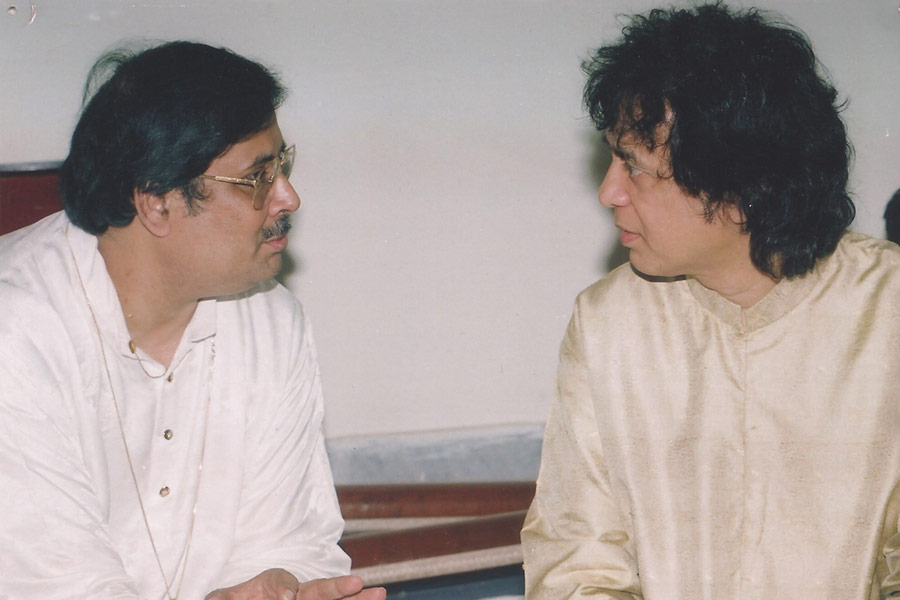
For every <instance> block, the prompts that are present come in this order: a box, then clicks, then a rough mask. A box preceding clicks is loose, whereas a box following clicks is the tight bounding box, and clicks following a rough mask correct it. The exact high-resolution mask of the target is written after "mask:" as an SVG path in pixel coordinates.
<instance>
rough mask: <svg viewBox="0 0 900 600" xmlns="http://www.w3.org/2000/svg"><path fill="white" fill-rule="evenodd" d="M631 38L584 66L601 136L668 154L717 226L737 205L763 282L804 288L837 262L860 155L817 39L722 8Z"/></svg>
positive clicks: (626, 35)
mask: <svg viewBox="0 0 900 600" xmlns="http://www.w3.org/2000/svg"><path fill="white" fill-rule="evenodd" d="M622 34H623V37H622V39H621V40H620V41H618V42H617V43H616V44H614V45H608V46H603V47H601V48H599V49H598V50H596V51H595V52H594V53H593V55H592V56H591V57H590V58H589V59H587V60H585V61H584V63H583V64H582V68H583V69H584V71H585V73H586V74H587V76H588V79H587V83H586V84H585V88H584V103H585V106H586V107H587V109H588V112H589V114H590V116H591V119H592V120H593V122H594V124H595V125H596V126H597V128H598V129H600V130H601V131H606V130H609V131H610V132H612V133H614V134H619V135H621V134H625V133H628V134H631V135H635V136H636V137H637V139H638V140H639V141H640V143H642V144H644V145H646V146H647V147H648V148H649V149H651V150H653V148H654V147H656V145H657V144H664V145H665V146H666V149H667V152H668V156H669V159H670V161H671V175H672V177H673V178H674V180H675V181H676V182H677V183H678V185H679V186H680V187H681V188H682V189H683V190H685V192H687V193H689V194H691V195H694V196H697V197H699V198H701V199H702V200H703V201H704V204H705V206H706V215H707V218H710V219H711V218H712V216H713V215H714V214H715V211H716V210H717V209H718V208H719V207H720V206H721V205H722V204H723V203H734V204H737V205H738V206H739V208H740V209H741V211H742V212H743V214H744V217H745V219H746V221H745V223H744V224H743V228H744V231H745V232H746V233H749V235H750V255H751V259H752V261H753V264H754V265H755V266H756V267H757V268H758V269H760V270H761V271H763V272H765V273H768V274H770V275H772V276H775V277H788V278H790V277H798V276H802V275H804V274H805V273H808V272H809V271H810V270H812V269H813V267H814V266H815V264H816V262H817V261H818V260H819V259H820V258H823V257H825V256H828V255H829V254H831V253H832V252H833V251H834V249H835V247H836V246H837V243H838V241H839V240H840V238H841V236H842V235H843V233H844V232H845V231H846V229H847V227H848V226H849V225H850V223H851V222H852V221H853V218H854V216H855V209H854V206H853V202H852V201H851V200H850V197H849V195H848V193H847V180H848V176H849V163H850V158H851V155H852V150H851V147H850V144H849V141H848V140H847V134H846V130H845V127H844V123H843V122H842V120H841V118H840V114H839V113H840V110H841V108H842V106H841V105H839V104H838V103H837V92H836V91H835V89H834V87H832V85H831V84H830V83H829V82H828V81H827V80H826V78H825V76H824V75H823V74H822V73H821V71H820V68H819V65H818V61H817V59H816V56H815V54H814V53H813V50H812V47H811V45H810V42H809V41H808V40H807V38H806V36H804V34H803V33H802V32H800V31H798V30H797V29H795V28H793V27H791V26H789V25H786V24H783V23H778V22H775V21H774V20H771V19H769V18H768V17H765V16H764V15H763V14H762V13H761V12H760V11H758V10H756V9H749V10H746V11H741V12H738V11H733V10H731V9H729V8H728V7H726V6H725V5H723V4H722V3H721V2H718V3H715V4H706V5H701V6H697V7H695V8H693V9H677V8H671V9H655V10H652V11H650V12H649V13H646V14H644V15H636V16H632V17H631V18H630V20H629V21H628V22H627V23H626V25H625V26H624V28H623V29H622ZM660 133H663V134H665V137H664V138H662V140H660V138H659V135H660Z"/></svg>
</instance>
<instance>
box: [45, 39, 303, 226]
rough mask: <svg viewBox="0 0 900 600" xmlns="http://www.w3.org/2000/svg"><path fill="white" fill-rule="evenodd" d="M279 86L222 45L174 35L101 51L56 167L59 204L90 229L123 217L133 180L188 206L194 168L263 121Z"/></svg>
mask: <svg viewBox="0 0 900 600" xmlns="http://www.w3.org/2000/svg"><path fill="white" fill-rule="evenodd" d="M110 72H111V73H112V74H111V75H108V74H109V73H110ZM107 76H108V78H107V79H105V81H102V83H99V84H98V81H99V80H102V79H103V78H104V77H107ZM93 89H96V92H95V93H93V94H92V93H91V92H92V90H93ZM285 95H286V90H285V88H284V87H283V86H282V84H281V83H280V82H279V80H278V78H277V77H276V76H275V75H274V74H273V73H272V72H271V71H269V70H268V69H267V68H265V67H263V66H262V65H260V64H258V63H256V62H253V61H251V60H249V59H247V58H244V57H242V56H239V55H237V54H235V53H234V52H232V51H230V50H228V49H226V48H214V47H212V46H208V45H206V44H200V43H195V42H184V41H178V42H169V43H165V44H162V45H159V46H156V47H153V48H150V49H148V50H144V51H141V52H137V53H134V52H131V51H127V50H115V51H112V52H109V53H107V54H105V55H104V56H102V57H101V58H100V59H99V60H98V61H97V62H96V63H95V64H94V67H93V68H92V69H91V73H90V75H89V77H88V82H87V84H86V86H85V102H86V105H85V107H84V110H83V111H82V114H81V117H80V118H79V120H78V124H77V125H76V127H75V131H74V133H73V134H72V143H71V147H70V150H69V156H68V157H67V158H66V160H65V162H64V163H63V165H62V167H61V169H60V174H59V184H60V194H61V196H62V202H63V207H64V208H65V210H66V214H67V215H68V217H69V219H70V220H71V221H72V222H73V223H74V224H75V225H77V226H78V227H80V228H82V229H84V230H85V231H87V232H89V233H93V234H101V233H103V232H104V231H106V229H107V228H108V227H122V226H125V225H128V224H129V223H130V222H131V221H132V219H133V218H134V216H135V208H134V203H133V198H132V197H133V193H134V192H135V191H136V190H137V191H140V192H148V193H152V194H158V195H162V194H165V193H167V192H169V191H171V190H175V189H178V190H180V191H181V192H182V194H183V195H184V197H185V201H186V203H187V207H188V209H189V210H191V211H194V210H196V209H197V207H196V204H197V201H198V200H202V199H203V195H202V189H203V188H202V186H201V185H200V184H199V183H198V180H197V179H196V178H197V176H198V175H200V174H201V173H203V172H204V171H205V170H206V168H207V167H208V166H209V164H210V163H211V162H212V161H213V160H214V159H215V158H216V157H218V156H220V155H222V154H223V153H224V152H226V151H227V150H228V148H229V147H231V146H232V145H233V144H235V143H237V142H239V141H241V140H243V139H245V138H247V137H249V136H250V135H252V134H254V133H256V132H258V131H260V130H262V129H264V128H265V127H266V126H267V125H268V124H270V123H271V122H272V121H273V119H274V116H275V109H276V108H278V106H280V104H281V102H282V101H283V100H284V97H285Z"/></svg>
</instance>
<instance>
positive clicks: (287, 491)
mask: <svg viewBox="0 0 900 600" xmlns="http://www.w3.org/2000/svg"><path fill="white" fill-rule="evenodd" d="M82 282H83V284H84V289H83V290H82ZM86 296H87V298H89V299H90V304H91V307H92V308H93V310H94V312H95V314H96V316H97V321H98V324H99V329H100V331H101V335H102V340H103V342H102V343H103V346H102V348H103V349H102V351H101V347H100V342H99V339H100V338H99V336H98V332H97V329H96V328H95V327H94V323H93V319H92V318H91V316H90V311H89V309H88V305H87V303H86V299H85V297H86ZM0 307H2V316H0V600H7V599H8V600H20V599H31V598H34V599H36V600H37V599H39V600H52V599H57V598H59V599H62V598H66V599H69V598H97V599H103V600H109V599H112V598H115V599H119V600H136V599H138V598H142V599H153V600H158V599H161V598H164V597H165V585H164V583H163V577H162V575H161V573H160V565H159V564H157V562H156V558H155V556H154V552H153V548H152V547H151V545H150V538H149V537H148V535H147V530H146V526H145V524H144V521H143V517H142V513H141V505H140V502H142V503H143V506H144V510H145V512H146V514H147V520H148V522H149V526H150V528H151V530H152V532H153V542H154V544H155V545H156V548H157V551H158V553H159V559H160V563H161V566H162V569H164V570H165V573H166V579H167V580H168V582H169V583H170V585H171V586H172V590H171V593H172V595H175V592H176V591H177V590H179V589H180V592H181V593H180V595H179V596H180V597H181V598H185V599H189V600H195V599H200V598H203V597H204V596H205V595H206V593H208V592H210V591H211V590H213V589H215V588H218V587H224V586H228V585H233V584H236V583H239V582H241V581H244V580H246V579H248V578H250V577H252V576H254V575H256V574H257V573H259V572H260V571H262V570H264V569H267V568H272V567H283V568H286V569H288V570H290V571H292V572H293V573H294V574H295V575H296V576H297V577H298V578H299V579H300V580H301V581H302V580H309V579H314V578H319V577H327V576H331V575H339V574H343V573H346V572H347V570H348V569H349V566H350V565H349V562H350V561H349V559H348V558H347V556H346V555H345V554H344V553H343V552H342V551H341V549H340V548H339V547H338V546H337V540H338V538H339V536H340V534H341V529H342V526H343V521H342V520H341V515H340V510H339V507H338V504H337V499H336V497H335V492H334V486H333V483H332V479H331V471H330V469H329V466H328V459H327V457H326V455H325V446H324V441H323V438H322V428H321V425H322V414H323V407H322V394H321V387H320V385H319V369H318V364H317V361H316V352H315V346H314V344H313V340H312V337H311V333H310V329H309V323H308V321H307V320H306V319H305V317H304V315H303V312H302V310H301V308H300V305H299V303H298V302H297V300H296V299H295V298H294V297H293V296H292V295H291V294H290V293H289V292H288V291H287V290H286V289H284V288H283V287H281V286H278V285H276V284H274V282H272V283H270V284H268V285H264V286H261V287H260V288H259V289H256V290H253V291H252V292H248V293H246V294H241V295H239V296H235V297H232V298H223V299H219V300H205V301H203V302H201V303H200V305H199V306H198V307H197V310H196V311H195V313H194V316H193V319H192V320H191V322H190V324H189V325H188V327H187V329H186V330H185V333H184V336H183V337H182V340H181V343H180V345H179V346H178V348H177V350H176V352H175V356H174V357H173V359H172V362H171V364H170V365H169V366H168V367H164V366H163V365H160V364H159V363H156V362H155V361H153V359H151V358H150V357H148V356H146V355H144V354H143V353H141V352H140V351H139V355H140V356H141V361H142V363H139V362H138V360H137V359H136V358H135V357H134V355H133V354H132V353H131V352H130V350H129V348H128V342H129V337H130V336H129V333H128V329H127V327H126V325H125V317H124V316H123V314H122V308H121V306H120V304H119V300H118V296H117V295H116V291H115V288H114V287H113V285H112V281H111V280H110V278H109V275H108V274H107V271H106V265H105V263H104V261H103V258H102V257H101V256H100V254H99V252H98V251H97V239H96V238H95V237H94V236H92V235H88V234H86V233H85V232H83V231H81V230H79V229H78V228H76V227H74V226H72V225H70V224H69V223H68V221H67V220H66V218H65V217H64V215H62V214H57V215H54V216H51V217H48V218H47V219H44V220H43V221H41V222H40V223H38V224H36V225H33V226H32V227H30V228H27V229H24V230H20V231H19V232H15V233H12V234H10V235H9V236H4V237H3V238H0ZM213 354H214V355H215V358H213ZM104 355H105V358H104ZM104 362H106V363H107V364H108V367H109V374H108V375H107V372H106V368H105V367H104ZM145 369H146V371H147V372H146V373H145V371H144V370H145ZM148 373H149V375H151V376H152V377H151V376H148ZM110 381H111V382H112V385H113V388H114V389H115V390H116V397H117V402H118V404H119V408H120V410H121V414H122V426H123V430H124V436H125V438H126V440H127V443H128V452H129V454H130V455H131V457H132V459H133V464H134V469H135V475H136V478H137V481H138V484H139V486H140V499H139V498H138V496H137V494H136V493H135V485H134V481H133V480H132V474H131V470H130V468H129V464H128V459H127V457H126V452H125V447H124V445H123V441H122V430H120V427H119V422H118V419H117V418H116V411H115V407H114V403H113V397H112V395H111V394H110V389H109V387H110ZM201 463H202V465H203V469H202V474H201V473H200V469H199V466H200V464H201ZM198 476H199V480H198ZM195 505H196V518H195V519H194V518H193V517H192V512H193V511H194V507H195ZM192 520H193V534H191V533H190V532H191V530H192V526H191V525H192ZM188 545H189V549H188ZM185 564H186V565H187V567H186V569H185ZM182 573H184V575H183V586H180V585H179V583H178V582H179V581H181V579H182Z"/></svg>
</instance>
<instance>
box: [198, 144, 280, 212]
mask: <svg viewBox="0 0 900 600" xmlns="http://www.w3.org/2000/svg"><path fill="white" fill-rule="evenodd" d="M295 153H296V146H294V145H292V146H290V147H289V148H285V149H284V150H282V151H281V152H279V153H278V156H276V157H275V158H273V159H272V160H270V161H268V162H266V163H265V164H264V165H263V166H262V167H261V168H260V169H259V170H257V171H256V172H255V173H253V174H252V175H250V177H225V176H224V175H207V174H206V173H203V174H202V175H198V177H200V178H202V179H212V180H213V181H221V182H223V183H231V184H234V185H242V186H245V187H250V188H253V192H252V195H251V203H252V204H253V208H255V209H256V210H260V209H261V208H262V207H263V205H264V204H265V203H266V196H268V194H269V190H270V189H271V188H272V184H273V183H275V178H276V177H278V174H279V173H281V174H282V175H284V176H285V177H290V176H291V171H292V170H293V168H294V154H295Z"/></svg>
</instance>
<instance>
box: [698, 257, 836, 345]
mask: <svg viewBox="0 0 900 600" xmlns="http://www.w3.org/2000/svg"><path fill="white" fill-rule="evenodd" d="M829 260H830V257H829V258H826V259H825V260H823V261H821V262H820V263H819V264H818V265H816V267H815V269H813V271H812V272H811V273H809V274H807V275H804V276H803V277H797V278H795V279H782V280H780V281H779V282H778V283H777V284H775V287H773V288H772V289H771V290H769V293H768V294H766V295H765V296H763V298H762V299H761V300H759V302H757V303H756V304H754V305H753V306H751V307H750V308H746V309H745V308H742V307H741V306H740V305H738V304H735V303H734V302H731V301H730V300H727V299H726V298H725V297H723V296H722V295H720V294H719V293H718V292H714V291H713V290H711V289H709V288H707V287H704V286H703V284H701V283H700V282H699V281H697V280H696V279H694V278H693V277H688V278H687V279H686V283H687V286H688V289H689V290H690V292H691V294H693V296H694V299H695V300H696V301H697V302H699V303H700V305H701V306H703V307H704V308H706V310H708V311H709V312H711V313H712V314H714V315H715V316H716V317H717V318H718V319H719V320H721V321H722V322H723V323H725V324H726V325H728V326H730V327H733V328H734V329H736V330H738V331H741V332H745V333H749V332H751V331H755V330H757V329H760V328H762V327H765V326H766V325H768V324H770V323H773V322H775V321H777V320H778V319H780V318H781V317H783V316H784V315H786V314H787V313H789V312H790V311H791V310H793V309H794V307H796V306H797V305H798V304H800V302H802V301H803V299H804V298H806V297H807V296H808V295H809V294H810V292H811V291H812V290H813V288H815V286H816V284H817V283H818V282H819V280H820V279H821V278H822V269H823V266H824V265H823V263H827V262H828V261H829Z"/></svg>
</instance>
